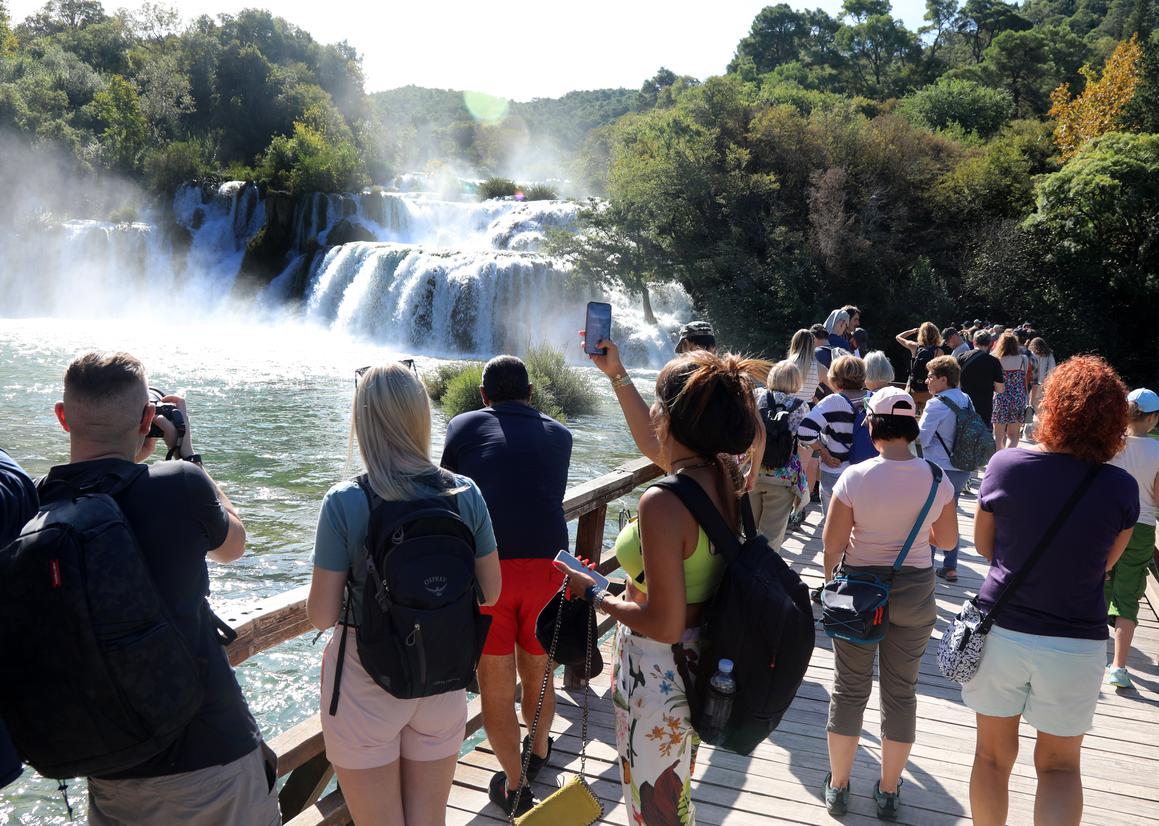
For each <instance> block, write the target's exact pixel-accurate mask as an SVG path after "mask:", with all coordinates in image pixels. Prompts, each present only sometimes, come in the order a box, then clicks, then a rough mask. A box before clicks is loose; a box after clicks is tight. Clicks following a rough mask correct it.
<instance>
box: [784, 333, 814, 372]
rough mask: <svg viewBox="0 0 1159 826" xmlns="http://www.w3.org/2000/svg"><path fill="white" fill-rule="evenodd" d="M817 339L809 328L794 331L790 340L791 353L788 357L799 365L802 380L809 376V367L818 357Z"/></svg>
mask: <svg viewBox="0 0 1159 826" xmlns="http://www.w3.org/2000/svg"><path fill="white" fill-rule="evenodd" d="M816 349H817V341H816V339H814V338H813V333H812V332H811V331H809V330H798V331H797V332H795V333H793V340H792V341H790V342H789V354H788V356H786V358H787V359H788V360H789V361H791V362H793V363H794V364H795V365H797V370H798V371H799V372H800V373H801V380H802V381H804V380H805V379H807V378H808V377H809V368H811V367H812V366H813V361H814V359H815V358H816V355H815V351H816Z"/></svg>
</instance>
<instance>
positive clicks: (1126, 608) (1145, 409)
mask: <svg viewBox="0 0 1159 826" xmlns="http://www.w3.org/2000/svg"><path fill="white" fill-rule="evenodd" d="M1127 401H1128V403H1129V408H1130V413H1129V419H1130V421H1129V422H1128V424H1127V443H1126V445H1125V446H1124V448H1123V451H1122V452H1121V453H1120V454H1119V455H1118V456H1116V457H1115V458H1114V459H1112V460H1111V464H1112V465H1118V466H1119V467H1121V468H1123V469H1124V470H1126V471H1127V472H1128V473H1130V474H1131V475H1132V476H1134V477H1135V481H1136V482H1138V484H1139V522H1138V524H1136V525H1135V530H1134V532H1133V533H1132V534H1131V541H1130V542H1128V543H1127V549H1126V550H1125V551H1123V555H1122V556H1121V557H1119V561H1118V562H1117V563H1115V567H1114V568H1112V569H1111V573H1110V575H1109V576H1108V577H1107V584H1106V587H1105V593H1106V597H1107V615H1108V618H1109V619H1113V621H1114V623H1115V658H1114V660H1113V661H1112V662H1111V664H1110V665H1109V666H1108V667H1107V675H1106V679H1105V682H1106V683H1107V684H1108V685H1112V686H1114V687H1115V688H1130V687H1131V677H1130V675H1128V674H1127V654H1128V653H1129V652H1130V650H1131V639H1132V637H1134V636H1135V626H1136V625H1137V624H1138V622H1139V600H1140V598H1142V596H1143V593H1144V592H1145V591H1146V590H1147V565H1148V564H1149V563H1150V562H1151V559H1152V557H1153V556H1154V554H1155V501H1156V494H1157V492H1159V441H1156V440H1155V439H1152V438H1151V437H1150V436H1149V435H1148V434H1149V433H1150V432H1151V431H1152V430H1153V429H1154V428H1155V425H1156V424H1159V394H1156V393H1154V392H1153V391H1151V390H1147V389H1146V388H1139V389H1138V390H1132V391H1131V392H1130V394H1128V396H1127Z"/></svg>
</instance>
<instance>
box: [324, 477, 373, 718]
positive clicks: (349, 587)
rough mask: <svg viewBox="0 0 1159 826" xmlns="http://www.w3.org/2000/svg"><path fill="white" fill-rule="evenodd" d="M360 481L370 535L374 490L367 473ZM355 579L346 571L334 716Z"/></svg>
mask: <svg viewBox="0 0 1159 826" xmlns="http://www.w3.org/2000/svg"><path fill="white" fill-rule="evenodd" d="M354 481H355V482H357V483H358V487H360V488H362V492H363V493H364V494H366V504H367V507H368V508H369V509H370V516H368V517H367V519H366V533H367V536H369V535H370V519H371V517H373V515H374V499H375V496H374V491H373V490H372V489H371V487H370V479H369V478H368V477H367V476H366V474H365V473H364V474H362V475H361V476H359V477H358V478H357V479H355V480H354ZM362 544H363V552H364V553H365V552H367V551H366V548H365V546H366V540H365V539H364V540H363V541H362ZM353 582H354V580H353V579H352V578H351V572H350V571H347V573H346V587H345V589H344V593H343V603H344V604H343V606H342V635H341V636H340V637H339V638H338V665H336V666H335V667H334V691H333V692H331V694H330V716H331V717H333V716H334V715H335V714H337V713H338V695H339V694H340V693H341V691H342V666H343V665H344V664H345V663H346V635H347V634H348V633H349V632H350V602H351V598H352V597H353V596H354V587H353Z"/></svg>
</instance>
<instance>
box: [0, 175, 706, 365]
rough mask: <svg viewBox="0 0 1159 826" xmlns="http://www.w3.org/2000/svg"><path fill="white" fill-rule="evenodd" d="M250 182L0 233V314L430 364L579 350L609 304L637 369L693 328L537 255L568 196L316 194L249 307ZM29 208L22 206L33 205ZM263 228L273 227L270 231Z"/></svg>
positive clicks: (302, 203) (42, 218) (678, 297)
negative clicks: (283, 338) (126, 213)
mask: <svg viewBox="0 0 1159 826" xmlns="http://www.w3.org/2000/svg"><path fill="white" fill-rule="evenodd" d="M267 200H268V199H267V198H265V197H263V194H262V193H261V191H260V190H259V189H258V187H256V186H255V185H253V184H245V183H243V182H240V181H231V182H227V183H224V184H222V185H220V186H219V187H217V188H216V189H213V188H209V189H206V188H203V187H201V186H200V185H194V184H187V185H185V186H183V187H182V188H181V189H180V190H178V192H177V193H176V195H175V196H174V198H173V200H172V203H171V204H169V205H166V206H164V207H162V208H156V209H153V210H152V211H149V212H147V213H145V214H143V215H142V216H141V217H142V218H143V220H139V221H134V222H122V223H110V222H104V221H97V220H91V219H82V218H75V217H70V218H61V217H58V216H57V215H55V214H47V213H41V214H39V215H37V217H36V218H35V219H33V220H31V221H26V222H24V223H23V224H19V225H17V226H15V227H10V228H8V229H0V247H2V248H3V250H4V254H3V255H2V256H0V316H9V317H13V316H25V317H28V316H34V317H35V316H53V317H58V318H59V317H66V318H67V317H75V318H99V317H114V318H116V317H122V316H123V317H126V318H130V317H141V316H150V317H154V318H157V317H164V316H166V315H167V314H171V313H174V312H176V313H180V314H181V315H182V317H184V318H191V317H192V318H199V319H210V320H214V319H220V320H222V321H231V322H235V321H238V320H245V321H248V322H254V321H260V322H264V323H275V324H276V323H278V322H280V321H283V320H286V319H293V320H295V321H300V320H303V319H304V320H305V321H306V322H308V323H310V324H313V325H317V326H320V327H323V328H326V329H329V330H331V331H332V332H334V333H336V334H339V335H341V336H343V337H350V338H354V339H358V340H368V341H371V342H375V343H379V344H388V345H391V346H394V347H397V348H399V349H400V350H404V351H411V352H416V353H423V354H429V355H440V356H453V355H481V356H487V355H490V354H494V353H498V352H504V351H508V352H521V351H524V350H526V349H527V347H528V346H530V345H534V344H549V345H551V346H553V347H556V348H558V349H561V350H564V351H565V352H569V353H571V354H574V353H575V342H576V331H577V330H579V329H580V328H581V327H582V326H583V321H584V307H585V305H586V303H587V302H588V301H589V300H606V301H609V302H611V303H612V305H613V335H614V337H615V338H617V340H619V341H620V343H621V347H622V348H623V349H624V350H625V357H626V358H627V359H629V360H630V361H631V363H633V364H639V365H644V364H651V365H655V366H658V365H659V364H661V363H663V362H664V361H665V360H667V358H668V357H670V355H671V351H672V332H673V330H674V329H675V328H676V327H677V326H679V324H681V323H682V322H683V321H685V320H687V319H688V317H689V313H690V310H689V302H688V298H687V296H686V295H685V294H684V293H683V291H681V290H680V289H678V288H658V289H654V290H653V293H652V301H653V306H654V308H655V311H656V316H657V319H658V322H659V323H658V324H656V325H653V324H648V323H646V322H645V320H644V316H643V312H642V309H641V303H640V300H639V298H638V297H630V296H628V295H627V294H625V293H623V292H622V291H620V290H616V289H608V288H606V287H602V286H598V285H593V284H591V283H589V282H588V281H587V280H585V279H582V278H580V277H578V276H575V275H574V274H572V273H570V272H569V271H568V270H567V268H566V267H565V266H563V265H562V264H561V263H560V262H559V261H557V260H555V259H552V258H551V257H549V256H547V255H546V254H544V253H543V252H542V251H541V250H542V247H543V242H544V240H545V239H546V237H547V234H548V233H549V232H550V231H552V230H561V231H572V230H574V227H575V223H576V214H577V212H578V210H579V208H580V206H579V205H578V204H576V203H575V202H570V201H535V202H519V201H509V200H505V201H497V200H492V201H484V202H481V203H478V202H466V201H447V200H440V199H438V198H436V197H434V196H431V195H428V194H424V193H421V192H405V193H403V192H384V191H379V190H374V191H367V192H363V193H357V194H330V195H327V194H321V193H316V194H314V195H312V196H310V197H307V198H303V199H299V200H297V201H296V202H295V205H294V215H293V220H292V231H291V243H290V245H289V246H290V254H289V255H288V257H287V260H286V262H285V264H284V269H283V270H282V272H281V274H280V275H278V276H277V277H276V278H274V279H273V280H272V281H271V282H270V283H269V284H268V285H266V286H264V288H263V289H261V290H260V292H258V293H257V295H256V296H255V295H254V294H253V292H252V290H250V291H243V290H235V284H240V282H239V281H238V273H239V270H240V269H241V267H242V262H243V259H244V258H245V255H246V249H247V246H248V245H250V243H251V241H253V240H254V239H255V237H256V236H258V235H259V233H261V232H262V231H263V229H264V228H266V225H267V209H268V208H270V206H269V204H268V203H267ZM26 212H27V210H26ZM265 231H269V230H268V229H266V230H265Z"/></svg>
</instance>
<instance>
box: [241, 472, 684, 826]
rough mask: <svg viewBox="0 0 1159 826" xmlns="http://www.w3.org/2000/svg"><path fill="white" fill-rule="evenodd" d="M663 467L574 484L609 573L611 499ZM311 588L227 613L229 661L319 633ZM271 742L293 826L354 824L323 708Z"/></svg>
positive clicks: (476, 715)
mask: <svg viewBox="0 0 1159 826" xmlns="http://www.w3.org/2000/svg"><path fill="white" fill-rule="evenodd" d="M660 472H661V471H660V469H659V468H658V467H657V466H656V465H654V464H652V462H650V461H649V460H647V459H637V460H635V461H631V462H627V463H625V464H623V465H621V466H620V467H618V468H616V470H614V471H612V472H611V473H607V474H605V475H603V476H600V477H599V478H597V479H593V480H591V481H590V482H584V483H583V484H581V485H577V486H576V487H574V488H570V489H568V491H567V493H566V494H565V495H564V500H563V511H564V515H565V516H566V518H567V519H568V521H571V520H572V519H578V520H579V524H578V525H577V527H576V548H575V550H576V553H577V554H579V555H581V556H585V557H588V558H589V559H598V560H600V565H599V570H600V571H602V572H603V573H605V574H606V573H609V572H611V571H613V570H615V569H616V568H617V567H618V565H617V563H616V560H615V558H614V557H612V558H610V559H603V550H604V547H603V545H604V527H605V522H606V519H607V514H608V504H609V503H610V502H612V501H614V500H616V499H618V498H620V497H621V496H624V495H626V494H628V493H631V492H632V491H633V490H635V489H636V488H637V487H639V486H640V485H642V484H643V483H645V482H647V481H649V480H651V479H655V478H656V477H657V476H659V475H660ZM308 590H309V587H308V586H302V587H300V588H295V589H293V590H291V591H286V592H285V593H281V594H278V595H276V596H273V597H269V598H268V599H264V600H262V601H261V602H258V603H255V604H254V605H252V606H249V607H247V608H244V609H238V610H235V611H233V612H232V613H228V614H224V615H223V618H224V619H225V620H226V622H228V623H229V624H230V625H231V626H233V628H234V630H236V631H237V639H236V640H235V641H234V642H233V643H232V644H231V645H230V646H229V648H228V649H227V650H228V654H229V661H230V662H231V663H232V664H233V665H235V666H236V665H239V664H241V663H243V662H245V661H246V660H247V659H249V658H250V657H252V656H254V655H255V654H259V653H261V652H262V651H265V650H267V649H269V648H272V647H274V646H275V645H279V644H280V643H283V642H286V641H287V640H291V639H294V638H295V637H298V636H300V635H302V634H305V633H307V632H309V631H312V630H313V629H312V627H311V625H310V623H309V621H308V620H307V619H306V594H307V592H308ZM610 625H611V620H610V619H607V618H605V619H604V621H603V622H602V623H601V630H606V629H607V628H608V627H610ZM582 684H583V681H582V680H581V679H580V678H579V675H578V674H573V673H570V672H568V673H565V675H564V685H565V687H576V686H580V685H582ZM482 725H483V715H482V710H481V706H480V704H479V700H478V698H476V699H475V700H474V701H473V702H472V703H471V704H470V706H469V707H468V714H467V736H470V735H472V734H474V733H475V732H477V731H478V730H479V729H480V728H481V727H482ZM270 746H271V748H273V750H274V751H275V752H277V755H278V776H279V777H285V778H286V782H285V784H284V785H283V786H282V790H281V792H280V793H279V795H278V798H279V802H280V804H281V807H282V819H283V822H284V823H286V824H287V826H339V825H340V824H341V825H343V826H344V824H347V823H349V822H350V816H349V813H348V812H347V811H346V804H345V802H344V801H343V799H342V792H341V790H336V791H334V792H331V793H330V794H328V795H326V796H325V797H322V796H321V795H322V792H323V791H325V789H326V786H327V785H328V784H329V783H330V780H331V779H332V778H333V776H334V767H333V766H331V765H330V762H329V761H328V760H327V759H326V749H325V745H324V744H323V742H322V722H321V717H320V716H319V715H318V714H314V715H312V716H311V717H310V718H309V719H307V720H305V721H303V722H301V723H299V724H298V725H296V726H294V727H293V728H291V729H290V730H289V731H286V732H283V733H282V734H279V735H277V736H276V737H274V738H273V739H272V740H270Z"/></svg>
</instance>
